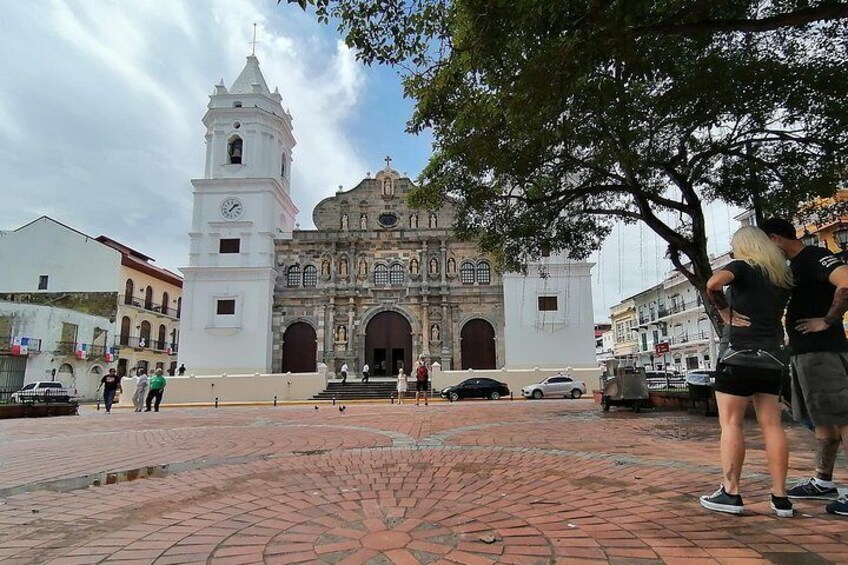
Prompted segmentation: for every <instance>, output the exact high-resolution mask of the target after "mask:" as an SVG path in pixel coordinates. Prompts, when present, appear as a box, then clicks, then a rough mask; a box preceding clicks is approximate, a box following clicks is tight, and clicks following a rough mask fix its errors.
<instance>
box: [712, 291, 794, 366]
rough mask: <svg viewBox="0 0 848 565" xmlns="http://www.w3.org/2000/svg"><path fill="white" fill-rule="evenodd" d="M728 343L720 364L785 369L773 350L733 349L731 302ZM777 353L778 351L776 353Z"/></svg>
mask: <svg viewBox="0 0 848 565" xmlns="http://www.w3.org/2000/svg"><path fill="white" fill-rule="evenodd" d="M728 334H729V335H728V344H727V349H726V350H725V351H724V354H723V355H722V356H721V357H720V358H719V360H718V362H719V364H721V365H727V366H728V367H750V368H753V369H767V370H770V371H779V372H781V373H782V372H784V371H786V363H785V362H784V361H782V360H781V359H780V358H779V357H777V356H776V355H775V354H774V353H773V352H770V351H766V350H765V349H734V348H733V304H731V305H730V329H729V330H728ZM778 354H779V353H778Z"/></svg>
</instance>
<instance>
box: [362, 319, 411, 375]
mask: <svg viewBox="0 0 848 565" xmlns="http://www.w3.org/2000/svg"><path fill="white" fill-rule="evenodd" d="M365 362H366V363H368V365H370V366H371V374H372V375H374V376H383V377H385V376H390V375H396V374H397V372H398V370H399V369H400V368H401V367H403V370H404V372H405V373H406V374H407V375H408V374H409V371H410V370H411V369H412V326H410V325H409V322H408V321H407V320H406V318H404V317H403V316H402V315H400V314H398V313H397V312H380V313H379V314H377V315H376V316H374V317H373V318H371V320H370V321H369V322H368V326H366V328H365Z"/></svg>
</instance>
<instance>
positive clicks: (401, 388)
mask: <svg viewBox="0 0 848 565" xmlns="http://www.w3.org/2000/svg"><path fill="white" fill-rule="evenodd" d="M406 388H407V386H406V375H405V374H404V373H403V367H401V368H400V370H399V371H398V376H397V394H398V404H403V397H404V396H406Z"/></svg>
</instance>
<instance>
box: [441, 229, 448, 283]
mask: <svg viewBox="0 0 848 565" xmlns="http://www.w3.org/2000/svg"><path fill="white" fill-rule="evenodd" d="M441 251H442V265H441V273H442V284H443V285H445V284H447V282H448V273H447V270H448V247H447V242H445V240H444V239H443V240H442V246H441Z"/></svg>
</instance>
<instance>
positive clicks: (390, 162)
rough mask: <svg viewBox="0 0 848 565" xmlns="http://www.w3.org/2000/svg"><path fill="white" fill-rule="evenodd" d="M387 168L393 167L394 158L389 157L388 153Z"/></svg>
mask: <svg viewBox="0 0 848 565" xmlns="http://www.w3.org/2000/svg"><path fill="white" fill-rule="evenodd" d="M386 168H387V169H391V168H392V158H391V157H389V156H388V155H386Z"/></svg>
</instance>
